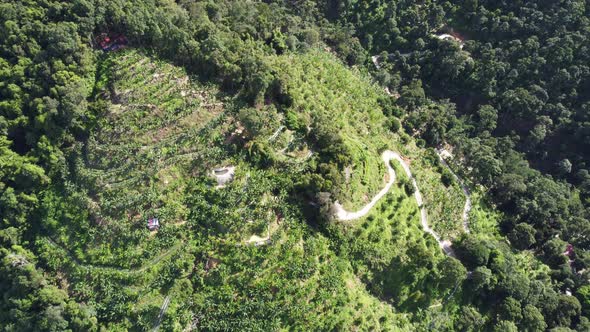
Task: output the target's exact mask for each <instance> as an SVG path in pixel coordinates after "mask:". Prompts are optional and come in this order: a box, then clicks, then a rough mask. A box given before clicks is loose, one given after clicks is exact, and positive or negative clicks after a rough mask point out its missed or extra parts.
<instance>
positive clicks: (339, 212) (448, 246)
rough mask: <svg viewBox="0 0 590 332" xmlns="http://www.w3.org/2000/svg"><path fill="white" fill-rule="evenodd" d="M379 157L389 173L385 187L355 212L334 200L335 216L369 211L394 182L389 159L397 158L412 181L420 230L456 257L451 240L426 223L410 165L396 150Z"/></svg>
mask: <svg viewBox="0 0 590 332" xmlns="http://www.w3.org/2000/svg"><path fill="white" fill-rule="evenodd" d="M381 158H382V160H383V162H384V163H385V166H386V167H387V171H388V173H389V181H388V182H387V184H386V185H385V187H384V188H383V189H381V191H379V193H377V195H375V196H374V197H373V199H372V200H371V201H370V202H369V203H368V204H367V205H365V206H364V207H363V208H362V209H361V210H359V211H356V212H349V211H346V210H344V208H343V207H342V205H341V204H340V203H339V202H336V203H335V204H334V210H335V215H336V218H337V219H338V220H341V221H347V220H354V219H358V218H361V217H364V216H365V215H367V213H369V211H370V210H371V209H372V208H373V207H374V206H375V204H377V202H379V200H380V199H381V198H383V197H384V196H385V195H386V194H387V192H389V189H391V186H392V185H393V184H394V183H395V180H396V174H395V170H394V169H393V167H391V165H390V163H389V162H390V161H391V160H397V161H398V162H399V163H400V164H401V166H402V168H403V169H404V172H405V173H406V175H407V176H408V178H409V179H410V181H411V182H412V186H413V187H414V198H415V199H416V203H418V207H419V208H420V224H421V225H422V230H424V231H425V232H426V233H428V234H430V235H431V236H432V237H434V239H435V240H436V242H437V243H438V245H439V247H440V248H441V249H442V250H443V251H444V253H445V254H447V255H448V256H451V257H455V258H456V255H455V252H454V251H453V249H452V248H451V242H450V241H448V240H443V239H441V237H440V235H438V233H436V232H435V231H434V230H433V229H432V228H431V227H430V226H429V225H428V215H427V213H426V208H425V207H424V201H423V199H422V194H421V193H420V189H419V188H418V184H417V183H416V179H415V178H414V176H413V175H412V171H411V170H410V166H409V165H408V164H407V163H406V162H405V161H404V160H403V159H402V157H401V156H400V155H399V154H398V153H397V152H393V151H391V150H386V151H384V152H383V154H382V155H381Z"/></svg>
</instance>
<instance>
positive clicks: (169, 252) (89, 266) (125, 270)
mask: <svg viewBox="0 0 590 332" xmlns="http://www.w3.org/2000/svg"><path fill="white" fill-rule="evenodd" d="M45 239H47V242H49V244H50V245H51V246H53V247H55V248H57V249H58V250H61V251H63V252H64V253H65V254H66V256H68V258H69V259H70V261H72V262H73V263H74V264H76V265H78V266H79V267H82V268H85V269H94V270H100V271H105V272H123V273H140V272H144V271H146V270H147V269H148V268H150V267H152V266H154V265H155V264H157V263H159V262H160V261H161V260H162V259H164V258H165V257H167V256H170V255H172V253H174V252H176V250H177V249H179V248H180V246H181V245H182V244H183V243H182V242H180V243H177V244H175V245H174V246H172V247H170V248H169V249H168V250H165V251H164V252H163V253H161V254H160V255H158V256H156V257H154V258H152V259H151V260H150V261H148V262H146V263H145V264H143V266H141V267H137V268H130V269H128V268H121V267H114V266H100V265H92V264H85V263H83V262H81V261H80V260H79V259H78V258H76V257H75V256H74V255H73V254H72V253H71V252H70V251H69V250H68V249H66V248H64V247H62V246H61V245H59V244H57V243H56V242H55V241H53V239H52V238H50V237H46V238H45Z"/></svg>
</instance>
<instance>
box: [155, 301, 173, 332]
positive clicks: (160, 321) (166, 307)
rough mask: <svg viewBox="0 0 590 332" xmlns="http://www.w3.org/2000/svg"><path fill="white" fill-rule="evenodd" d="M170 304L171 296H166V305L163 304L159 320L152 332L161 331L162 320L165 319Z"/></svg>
mask: <svg viewBox="0 0 590 332" xmlns="http://www.w3.org/2000/svg"><path fill="white" fill-rule="evenodd" d="M169 304H170V295H168V296H166V298H165V299H164V303H162V307H160V313H159V314H158V318H157V321H156V325H154V328H153V329H152V331H154V332H155V331H158V329H160V324H162V318H163V317H164V313H165V312H166V309H168V305H169Z"/></svg>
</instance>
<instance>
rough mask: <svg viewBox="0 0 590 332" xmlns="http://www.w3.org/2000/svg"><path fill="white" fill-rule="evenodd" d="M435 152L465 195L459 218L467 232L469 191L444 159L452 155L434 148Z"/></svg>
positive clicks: (469, 206) (469, 205)
mask: <svg viewBox="0 0 590 332" xmlns="http://www.w3.org/2000/svg"><path fill="white" fill-rule="evenodd" d="M436 154H437V155H438V159H440V162H441V163H442V164H443V165H444V166H445V167H446V168H447V169H448V170H449V172H451V174H452V175H453V177H454V178H455V180H457V182H458V183H459V186H460V187H461V190H463V194H464V195H465V206H464V207H463V215H462V216H461V220H462V221H463V231H465V233H469V212H470V211H471V206H472V204H471V192H470V191H469V188H467V186H466V185H465V183H464V182H463V181H462V180H461V178H460V177H459V176H458V175H457V174H455V172H453V170H452V169H451V168H450V167H449V164H447V162H446V161H445V158H444V157H445V156H452V155H451V154H450V153H449V152H448V151H447V150H444V149H443V150H436Z"/></svg>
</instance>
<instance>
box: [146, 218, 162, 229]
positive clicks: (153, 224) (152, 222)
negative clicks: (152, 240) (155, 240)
mask: <svg viewBox="0 0 590 332" xmlns="http://www.w3.org/2000/svg"><path fill="white" fill-rule="evenodd" d="M147 228H148V229H149V230H150V231H157V230H158V229H159V228H160V221H159V220H158V218H150V219H148V221H147Z"/></svg>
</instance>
